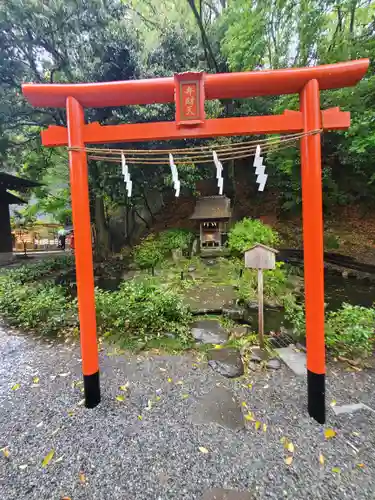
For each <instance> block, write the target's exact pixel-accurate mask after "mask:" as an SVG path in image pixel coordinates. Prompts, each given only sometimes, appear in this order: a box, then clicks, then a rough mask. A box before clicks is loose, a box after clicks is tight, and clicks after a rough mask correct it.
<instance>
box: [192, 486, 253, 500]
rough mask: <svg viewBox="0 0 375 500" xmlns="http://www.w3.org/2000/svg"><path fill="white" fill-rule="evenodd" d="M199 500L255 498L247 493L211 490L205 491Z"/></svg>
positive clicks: (219, 489) (246, 499) (250, 499)
mask: <svg viewBox="0 0 375 500" xmlns="http://www.w3.org/2000/svg"><path fill="white" fill-rule="evenodd" d="M201 500H256V498H255V496H254V495H253V494H252V493H250V492H249V491H238V490H224V489H222V488H213V489H212V490H208V491H206V492H205V493H204V495H203V497H202V499H201Z"/></svg>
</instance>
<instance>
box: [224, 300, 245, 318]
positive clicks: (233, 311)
mask: <svg viewBox="0 0 375 500" xmlns="http://www.w3.org/2000/svg"><path fill="white" fill-rule="evenodd" d="M223 314H224V316H227V317H228V318H230V319H232V320H233V321H241V320H243V319H244V316H245V309H244V308H243V307H241V306H239V305H237V304H230V303H229V304H224V306H223Z"/></svg>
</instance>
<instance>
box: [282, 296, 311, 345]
mask: <svg viewBox="0 0 375 500" xmlns="http://www.w3.org/2000/svg"><path fill="white" fill-rule="evenodd" d="M283 305H284V310H285V318H286V319H287V320H288V321H289V322H290V323H291V324H292V326H293V333H295V334H297V335H299V336H300V337H303V336H304V335H305V333H306V320H305V306H304V304H300V303H299V302H297V300H296V297H295V296H294V295H293V294H291V293H290V294H287V295H285V297H284V299H283Z"/></svg>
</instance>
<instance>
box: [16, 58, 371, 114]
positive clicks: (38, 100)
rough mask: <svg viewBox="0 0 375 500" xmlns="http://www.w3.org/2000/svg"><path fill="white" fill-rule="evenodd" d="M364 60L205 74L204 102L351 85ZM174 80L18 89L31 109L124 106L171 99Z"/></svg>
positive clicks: (360, 74)
mask: <svg viewBox="0 0 375 500" xmlns="http://www.w3.org/2000/svg"><path fill="white" fill-rule="evenodd" d="M368 66H369V60H368V59H359V60H357V61H348V62H341V63H337V64H326V65H323V66H314V67H310V68H291V69H279V70H269V71H248V72H243V73H221V74H215V75H206V77H205V97H206V99H229V98H232V99H233V98H246V97H255V96H264V95H280V94H295V93H299V92H300V91H301V90H302V89H303V87H304V86H305V85H306V83H307V82H308V81H309V80H312V79H315V80H317V81H318V83H319V89H320V90H327V89H335V88H341V87H351V86H353V85H355V84H356V83H357V82H359V80H361V78H362V77H363V76H364V75H365V73H366V71H367V68H368ZM174 90H175V83H174V79H173V77H168V78H150V79H148V80H128V81H118V82H101V83H79V84H34V83H27V84H24V85H22V92H23V94H24V95H25V97H26V99H27V100H28V101H29V102H30V104H32V105H33V106H37V107H53V108H65V107H66V99H67V97H74V98H75V99H77V100H78V101H79V102H80V103H81V105H82V106H83V107H85V108H90V107H92V108H103V107H107V106H128V105H132V104H154V103H168V102H173V101H174Z"/></svg>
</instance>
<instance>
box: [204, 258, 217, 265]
mask: <svg viewBox="0 0 375 500" xmlns="http://www.w3.org/2000/svg"><path fill="white" fill-rule="evenodd" d="M216 263H217V260H216V259H207V260H206V261H205V264H206V266H215V265H216Z"/></svg>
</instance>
